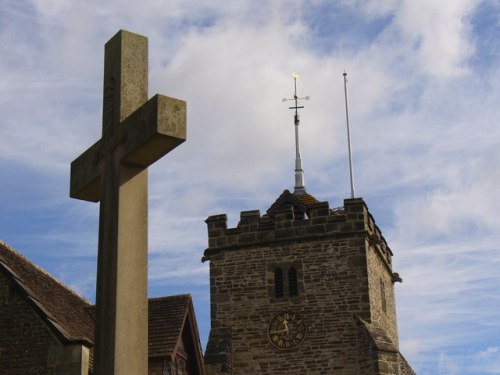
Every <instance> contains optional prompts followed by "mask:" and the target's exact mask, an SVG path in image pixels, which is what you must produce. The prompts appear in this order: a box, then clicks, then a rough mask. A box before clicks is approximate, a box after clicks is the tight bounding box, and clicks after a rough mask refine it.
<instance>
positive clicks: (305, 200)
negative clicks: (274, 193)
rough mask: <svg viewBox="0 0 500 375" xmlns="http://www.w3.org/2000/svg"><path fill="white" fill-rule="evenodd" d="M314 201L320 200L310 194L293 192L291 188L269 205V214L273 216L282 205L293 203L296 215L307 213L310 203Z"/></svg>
mask: <svg viewBox="0 0 500 375" xmlns="http://www.w3.org/2000/svg"><path fill="white" fill-rule="evenodd" d="M313 203H319V201H318V200H317V199H316V198H314V197H313V196H312V195H310V194H307V193H300V194H292V193H291V192H290V191H289V190H285V191H283V193H281V195H280V196H279V197H278V199H276V201H275V202H274V203H273V204H272V205H271V207H269V209H268V210H267V214H268V215H269V216H271V217H272V216H273V215H274V213H275V212H276V211H277V210H278V211H279V210H280V209H281V208H282V207H286V206H288V205H292V206H293V207H294V211H295V213H296V215H297V214H300V213H302V214H307V213H308V211H309V208H308V205H310V204H313Z"/></svg>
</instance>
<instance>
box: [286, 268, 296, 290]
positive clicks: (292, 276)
mask: <svg viewBox="0 0 500 375" xmlns="http://www.w3.org/2000/svg"><path fill="white" fill-rule="evenodd" d="M297 292H298V288H297V269H296V268H295V267H290V268H289V269H288V295H289V296H296V295H297Z"/></svg>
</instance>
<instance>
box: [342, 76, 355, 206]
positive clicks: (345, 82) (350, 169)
mask: <svg viewBox="0 0 500 375" xmlns="http://www.w3.org/2000/svg"><path fill="white" fill-rule="evenodd" d="M343 76H344V95H345V118H346V123H347V149H348V152H349V176H350V180H351V198H354V181H353V173H352V153H351V133H350V130H349V110H348V108H347V73H346V72H345V71H344V74H343Z"/></svg>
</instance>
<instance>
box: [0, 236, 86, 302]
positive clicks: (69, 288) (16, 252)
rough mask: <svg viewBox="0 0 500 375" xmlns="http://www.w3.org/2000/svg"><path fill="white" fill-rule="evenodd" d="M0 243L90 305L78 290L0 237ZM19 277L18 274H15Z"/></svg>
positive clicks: (0, 258)
mask: <svg viewBox="0 0 500 375" xmlns="http://www.w3.org/2000/svg"><path fill="white" fill-rule="evenodd" d="M0 245H2V246H3V247H5V248H6V249H7V250H9V251H10V252H12V253H13V254H14V255H15V256H16V257H18V258H21V259H22V260H23V262H25V263H28V264H29V265H30V266H31V267H33V268H35V269H36V270H37V271H38V272H40V273H42V274H44V275H45V276H47V277H49V278H50V279H51V280H53V281H54V282H56V283H57V284H59V285H60V286H61V287H62V288H64V289H66V290H67V291H68V292H70V293H71V294H73V295H74V296H75V297H78V298H79V299H81V300H82V301H83V302H85V303H86V304H88V305H92V302H90V301H89V300H88V299H86V298H85V297H84V296H82V295H80V294H79V293H78V292H76V291H75V290H73V289H72V288H71V287H69V286H68V285H66V284H65V283H63V282H62V281H61V280H59V279H57V278H56V277H55V276H53V275H51V274H50V273H49V272H48V271H46V270H44V269H43V268H42V267H40V266H38V265H37V264H35V263H33V262H32V261H31V260H29V259H28V258H26V257H25V256H24V255H22V254H21V253H20V252H19V251H17V250H16V249H14V248H13V247H12V246H10V245H9V244H7V243H6V242H5V241H3V240H1V239H0ZM1 260H2V257H1V255H0V261H1ZM17 277H19V276H17Z"/></svg>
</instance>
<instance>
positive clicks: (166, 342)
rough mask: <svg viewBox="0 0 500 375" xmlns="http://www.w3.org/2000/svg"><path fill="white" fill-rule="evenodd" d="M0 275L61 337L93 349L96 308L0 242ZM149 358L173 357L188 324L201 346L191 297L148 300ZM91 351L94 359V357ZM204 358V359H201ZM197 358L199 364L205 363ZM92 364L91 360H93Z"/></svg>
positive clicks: (195, 343)
mask: <svg viewBox="0 0 500 375" xmlns="http://www.w3.org/2000/svg"><path fill="white" fill-rule="evenodd" d="M0 272H2V273H4V274H5V275H6V276H7V277H8V278H9V279H11V280H12V281H13V282H14V283H15V284H16V285H17V286H18V289H19V291H20V292H21V293H23V295H24V296H25V298H26V300H27V301H28V302H29V303H30V304H31V305H32V306H33V308H34V309H35V310H36V311H37V312H38V314H39V316H40V317H41V318H42V319H43V320H44V321H45V322H46V323H47V325H48V326H49V327H50V328H51V329H52V330H53V331H54V333H55V334H56V335H58V337H60V338H61V339H62V340H63V341H66V342H80V343H83V344H85V345H86V346H88V347H92V346H93V339H94V322H95V305H92V304H91V303H90V302H89V301H87V300H86V299H84V298H83V297H81V296H80V295H78V294H77V293H76V292H74V291H73V290H71V289H70V288H69V287H67V286H66V285H64V284H63V283H61V282H60V281H59V280H57V279H56V278H54V277H53V276H51V275H50V274H49V273H47V272H46V271H44V270H42V269H41V268H40V267H38V266H36V265H35V264H34V263H32V262H31V261H29V260H28V259H27V258H25V257H24V256H22V255H21V254H20V253H18V252H17V251H15V250H14V249H12V248H11V247H10V246H8V245H7V244H6V243H4V242H3V241H1V240H0ZM148 307H149V309H148V311H149V326H148V327H149V356H150V357H169V358H170V357H171V356H172V354H173V353H174V351H175V350H176V349H177V344H178V340H179V338H180V337H181V334H182V332H183V329H184V326H185V324H189V327H188V328H189V329H188V332H190V333H191V335H192V337H193V339H194V340H196V342H194V343H193V344H194V345H195V346H196V347H197V348H198V350H199V352H200V354H201V349H200V343H199V336H198V330H197V327H196V318H195V315H194V308H193V303H192V299H191V295H189V294H186V295H178V296H172V297H160V298H150V299H149V305H148ZM92 354H93V353H92V350H91V355H92ZM200 358H201V357H200ZM200 358H198V362H199V363H202V360H201V359H200ZM91 362H92V359H91Z"/></svg>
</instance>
